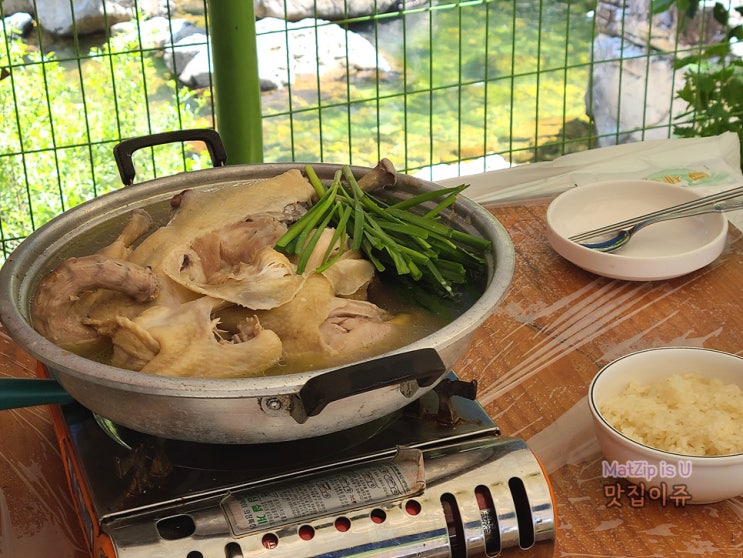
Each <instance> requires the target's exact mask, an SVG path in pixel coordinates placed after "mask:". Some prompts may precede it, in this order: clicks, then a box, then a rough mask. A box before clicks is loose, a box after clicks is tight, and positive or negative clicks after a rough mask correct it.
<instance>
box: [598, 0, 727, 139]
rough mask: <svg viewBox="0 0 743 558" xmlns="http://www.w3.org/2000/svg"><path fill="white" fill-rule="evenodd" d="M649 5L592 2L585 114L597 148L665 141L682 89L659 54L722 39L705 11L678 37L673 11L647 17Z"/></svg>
mask: <svg viewBox="0 0 743 558" xmlns="http://www.w3.org/2000/svg"><path fill="white" fill-rule="evenodd" d="M650 2H651V0H600V1H599V2H598V3H597V6H596V27H597V30H598V31H599V33H598V34H597V35H596V38H595V39H594V41H593V66H592V76H591V81H590V84H589V89H588V91H587V94H586V112H587V114H588V115H589V116H590V117H591V118H592V119H593V121H594V123H595V126H596V132H597V133H598V134H599V139H598V143H599V146H606V145H612V144H616V143H629V142H634V141H640V140H648V139H662V138H667V137H668V135H669V130H670V131H671V132H672V131H673V125H674V124H675V123H676V120H675V119H676V118H677V117H678V116H679V115H681V114H683V113H684V112H685V111H686V109H687V105H686V103H685V102H684V101H681V100H679V99H677V98H676V91H678V90H679V89H681V88H682V87H683V86H684V72H683V71H678V70H674V68H673V61H674V57H673V55H672V54H663V53H664V52H669V51H670V52H673V51H675V50H676V49H677V48H681V49H683V48H686V47H689V46H693V45H697V44H698V43H699V41H700V39H703V40H704V42H705V43H708V42H716V41H719V40H721V39H722V38H723V36H724V34H723V33H724V30H723V29H722V28H721V26H720V24H718V23H717V22H716V21H714V18H713V17H712V16H711V13H709V11H708V13H706V14H705V15H704V16H702V15H701V14H697V15H696V17H694V18H693V19H692V20H691V21H689V22H688V24H687V25H686V26H685V27H684V32H683V33H679V32H678V29H679V18H678V13H677V12H676V9H675V7H674V8H672V9H670V10H667V11H665V12H662V13H660V14H656V15H654V16H653V17H652V18H651V17H650V15H649V14H650ZM701 9H703V10H711V7H710V6H701ZM703 22H704V24H703ZM677 34H678V44H677V43H676V36H677ZM656 126H657V128H655V127H656ZM620 132H621V133H620Z"/></svg>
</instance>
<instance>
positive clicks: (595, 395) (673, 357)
mask: <svg viewBox="0 0 743 558" xmlns="http://www.w3.org/2000/svg"><path fill="white" fill-rule="evenodd" d="M685 373H693V374H697V375H699V376H704V377H714V378H718V379H720V380H721V381H722V382H723V383H724V384H737V385H738V386H740V387H741V388H742V389H743V358H741V357H739V356H736V355H733V354H730V353H725V352H721V351H715V350H711V349H702V348H696V347H664V348H658V349H648V350H644V351H639V352H635V353H631V354H628V355H626V356H623V357H621V358H618V359H617V360H615V361H613V362H611V363H609V364H607V365H606V366H604V367H603V368H602V369H601V370H600V371H599V372H598V374H596V376H595V377H594V379H593V381H592V382H591V384H590V386H589V389H588V404H589V407H590V410H591V415H592V417H593V423H594V426H595V431H596V436H597V438H598V441H599V444H600V446H601V450H602V453H603V455H604V458H605V461H604V463H603V464H602V471H603V472H605V473H606V472H608V473H611V475H605V476H619V477H623V478H627V479H628V480H630V481H631V482H633V483H636V484H643V485H644V486H645V487H646V489H650V488H651V487H655V489H656V491H657V490H660V489H662V488H663V485H665V489H666V490H667V494H668V496H669V497H670V495H671V493H672V489H673V486H674V485H683V487H685V491H686V492H687V493H688V495H689V496H690V499H688V500H686V501H685V503H691V504H706V503H711V502H718V501H721V500H725V499H728V498H733V497H735V496H738V495H740V494H743V453H736V454H732V455H722V456H692V455H684V454H679V453H672V452H668V451H663V450H659V449H655V448H652V447H649V446H647V445H644V444H642V443H639V442H637V441H635V440H632V439H631V438H629V437H627V436H625V435H624V434H622V433H621V432H620V431H619V430H617V429H616V428H614V427H613V426H612V425H611V424H610V423H609V422H608V421H607V419H606V418H604V416H603V415H602V414H601V412H600V411H599V409H600V408H601V406H602V405H603V403H604V402H605V401H606V400H607V399H608V398H611V397H613V396H615V395H618V394H620V393H622V392H624V390H625V388H626V387H627V384H628V383H629V382H630V381H632V380H636V381H639V382H642V383H653V382H656V381H658V380H661V379H663V378H667V377H669V376H671V375H674V374H685ZM689 412H690V413H692V412H699V411H698V410H694V409H690V410H689ZM742 427H743V425H742ZM622 467H624V469H622ZM653 467H654V469H653ZM618 471H619V472H622V473H624V474H620V475H616V474H615V473H616V472H618ZM671 473H674V474H671ZM669 505H670V502H669Z"/></svg>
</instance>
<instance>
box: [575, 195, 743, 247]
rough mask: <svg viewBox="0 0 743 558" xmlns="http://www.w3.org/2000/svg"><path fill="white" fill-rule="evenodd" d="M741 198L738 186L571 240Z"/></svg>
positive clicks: (586, 233) (587, 232)
mask: <svg viewBox="0 0 743 558" xmlns="http://www.w3.org/2000/svg"><path fill="white" fill-rule="evenodd" d="M739 196H743V186H738V187H736V188H732V189H730V190H725V191H724V192H719V193H717V194H712V195H710V196H705V197H703V198H699V199H698V200H692V201H689V202H685V203H680V204H677V205H673V206H671V207H667V208H665V209H660V210H658V211H654V212H652V213H646V214H645V215H638V216H637V217H633V218H631V219H626V220H624V221H619V222H618V223H613V224H611V225H607V226H605V227H601V228H598V229H593V230H590V231H585V232H582V233H579V234H576V235H573V236H571V237H569V240H572V241H573V242H582V241H584V240H588V239H589V238H593V237H594V236H599V235H602V234H609V233H614V232H616V231H617V230H621V229H626V228H629V227H631V226H633V225H636V224H637V223H639V222H641V221H644V220H646V219H652V218H655V217H661V216H666V215H669V214H672V213H675V212H677V211H687V210H690V209H699V208H701V207H704V206H707V205H714V204H716V203H718V202H721V201H724V200H729V199H731V198H736V197H739Z"/></svg>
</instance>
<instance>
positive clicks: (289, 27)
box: [164, 17, 391, 91]
mask: <svg viewBox="0 0 743 558" xmlns="http://www.w3.org/2000/svg"><path fill="white" fill-rule="evenodd" d="M256 34H257V36H258V37H257V43H256V47H257V49H258V53H259V56H258V74H259V78H260V83H261V90H262V91H270V90H274V89H281V88H283V87H286V86H287V85H289V84H291V83H294V80H295V78H296V76H298V75H319V76H324V75H326V74H328V73H333V72H338V71H343V72H344V73H345V71H346V70H347V69H348V70H349V71H350V72H351V73H352V74H353V73H356V72H366V71H376V70H379V71H382V72H389V71H391V67H390V64H389V63H388V62H387V61H386V60H385V59H384V57H382V56H381V55H379V54H377V50H376V49H375V48H374V45H372V44H371V43H370V42H369V41H367V40H366V39H365V38H364V37H362V36H361V35H359V34H357V33H354V32H352V31H348V30H346V29H344V28H343V27H341V26H339V25H337V24H335V23H332V22H330V21H325V20H315V19H302V20H299V21H296V22H287V21H284V20H282V19H277V18H271V17H269V18H264V19H261V20H259V21H257V22H256ZM287 45H288V51H287ZM207 48H208V47H207V45H206V36H205V35H202V34H201V32H200V31H198V30H194V33H193V34H191V35H187V36H185V37H183V38H181V39H180V40H179V41H177V42H175V43H174V44H173V45H172V48H171V46H170V45H168V48H166V49H165V56H164V60H165V63H166V64H168V67H169V68H170V70H171V72H173V73H174V74H175V75H177V76H178V80H179V81H180V82H181V83H183V84H185V85H188V86H189V87H192V88H198V87H206V86H207V85H208V84H209V82H210V74H211V70H212V68H211V57H210V56H208V50H207ZM316 48H317V55H316V56H307V53H308V52H311V53H314V52H315V49H316Z"/></svg>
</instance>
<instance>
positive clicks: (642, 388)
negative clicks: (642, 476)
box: [599, 374, 743, 455]
mask: <svg viewBox="0 0 743 558" xmlns="http://www.w3.org/2000/svg"><path fill="white" fill-rule="evenodd" d="M599 411H600V412H601V414H602V415H603V416H604V418H605V419H606V420H607V422H608V423H609V424H611V425H612V426H613V427H614V428H616V429H617V430H619V431H620V432H622V433H623V434H624V435H625V436H627V437H629V438H632V439H633V440H636V441H638V442H641V443H643V444H645V445H648V446H652V447H654V448H657V449H661V450H666V451H671V452H674V453H682V454H686V455H728V454H731V453H740V452H743V391H741V389H740V387H739V386H737V385H735V384H724V383H723V382H721V381H720V380H718V379H716V378H705V377H702V376H699V375H698V374H675V375H673V376H670V377H668V378H666V379H664V380H660V381H658V382H654V383H650V384H645V383H640V382H636V381H633V382H630V384H629V385H628V386H627V388H626V389H625V390H624V392H622V393H621V394H620V395H618V396H615V397H612V398H610V399H608V400H607V401H605V402H604V403H603V404H602V405H601V406H600V409H599Z"/></svg>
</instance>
